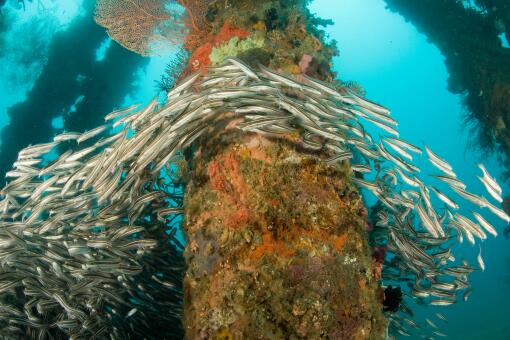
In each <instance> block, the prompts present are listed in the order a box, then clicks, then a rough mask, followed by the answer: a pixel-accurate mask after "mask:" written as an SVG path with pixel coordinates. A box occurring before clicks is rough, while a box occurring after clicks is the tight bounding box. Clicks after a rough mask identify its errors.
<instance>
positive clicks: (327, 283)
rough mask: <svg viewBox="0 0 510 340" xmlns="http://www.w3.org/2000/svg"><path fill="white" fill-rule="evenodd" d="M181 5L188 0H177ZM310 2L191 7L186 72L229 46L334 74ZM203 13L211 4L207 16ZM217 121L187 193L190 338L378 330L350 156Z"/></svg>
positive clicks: (254, 58) (275, 64) (240, 53)
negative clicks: (335, 159) (331, 159)
mask: <svg viewBox="0 0 510 340" xmlns="http://www.w3.org/2000/svg"><path fill="white" fill-rule="evenodd" d="M182 3H183V4H184V5H187V4H191V3H192V2H187V1H182ZM306 5H307V1H295V2H293V4H288V2H287V1H258V2H255V1H235V2H234V1H228V2H227V3H226V5H223V2H221V4H219V3H217V2H215V3H213V4H211V5H209V6H191V5H189V6H187V10H188V14H189V15H190V16H191V17H192V19H193V20H192V22H193V23H194V26H200V23H201V27H199V28H201V30H196V28H197V27H195V29H194V30H192V32H191V34H190V35H189V36H188V38H187V41H186V47H187V48H188V50H189V52H190V59H189V64H188V68H187V70H186V72H185V73H186V74H189V73H191V72H195V71H203V72H206V70H207V67H209V66H218V65H220V64H221V63H222V62H223V60H224V59H225V58H227V57H230V56H235V57H237V58H239V59H241V60H242V61H243V62H245V63H247V64H248V65H250V66H252V67H255V68H257V67H258V65H259V64H263V65H265V66H268V67H270V68H272V69H276V70H279V71H280V72H283V73H287V74H289V75H291V74H292V75H294V76H297V77H298V78H299V77H300V76H302V75H303V74H307V75H310V76H313V77H315V78H319V79H322V80H323V81H326V82H330V83H331V84H332V85H333V86H335V87H337V88H338V89H341V87H342V84H339V83H336V82H334V80H333V79H334V74H333V73H332V71H331V68H330V67H331V58H332V56H334V55H335V54H336V53H337V51H336V48H335V45H334V43H326V42H325V40H324V33H323V32H322V31H321V30H320V29H319V27H318V26H320V25H325V24H328V21H325V20H321V19H319V18H316V17H315V16H314V15H312V14H311V13H310V12H309V11H308V9H307V7H306ZM197 13H202V14H203V13H206V16H205V17H201V16H200V15H199V14H197ZM233 127H234V126H233V124H232V123H230V125H229V126H221V124H220V126H219V127H214V128H213V127H211V131H209V132H208V133H207V137H205V138H201V139H200V140H199V141H198V142H197V143H195V145H194V150H195V151H194V156H193V157H192V159H190V169H189V177H188V178H187V183H188V184H187V189H186V193H185V202H184V207H185V213H184V231H185V234H186V238H187V246H186V250H185V258H186V261H187V271H186V274H185V279H184V295H185V301H184V328H185V331H186V338H187V339H299V338H301V339H318V338H329V339H371V338H374V339H376V338H381V337H383V334H385V327H386V321H385V319H384V317H383V315H382V305H381V298H380V289H379V288H378V279H379V272H380V267H379V265H378V264H377V263H376V262H375V261H374V260H373V258H372V256H371V250H370V248H369V246H368V242H367V239H368V237H367V227H366V226H367V212H366V209H365V207H364V205H363V201H362V199H361V197H360V195H359V193H358V190H357V189H356V187H355V186H354V185H353V184H352V183H351V182H350V179H349V178H350V176H351V175H352V173H351V172H350V169H349V168H348V166H344V167H341V166H339V165H334V166H330V165H326V164H325V163H324V162H323V159H322V160H321V158H320V156H327V155H324V154H323V153H322V151H319V152H315V153H310V152H309V151H308V152H307V151H306V150H305V149H303V148H302V147H300V140H299V139H300V137H299V136H297V135H288V136H286V137H285V138H275V139H268V138H266V137H263V136H261V135H258V134H244V133H239V132H237V130H235V129H233Z"/></svg>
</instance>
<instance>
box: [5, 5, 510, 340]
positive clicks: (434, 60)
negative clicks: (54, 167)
mask: <svg viewBox="0 0 510 340" xmlns="http://www.w3.org/2000/svg"><path fill="white" fill-rule="evenodd" d="M62 3H65V6H64V5H62V4H58V3H57V4H55V3H53V4H54V6H57V7H56V9H55V11H54V12H52V13H54V16H52V17H51V18H45V17H44V13H43V14H41V13H40V12H36V11H34V10H33V7H32V8H31V7H30V6H29V7H28V8H27V12H21V11H20V12H17V13H16V16H17V17H16V18H14V19H13V21H12V22H13V23H14V25H13V26H12V27H11V28H10V29H9V30H8V32H9V33H8V34H6V35H5V36H6V37H8V39H7V40H6V44H5V45H3V46H0V48H2V49H3V50H0V52H2V53H1V54H0V65H2V70H0V91H1V94H0V127H3V126H5V125H6V124H7V123H8V121H9V118H8V116H7V110H8V108H9V107H11V106H12V105H15V104H16V103H19V102H21V101H23V100H24V99H25V97H26V93H27V91H29V90H30V89H31V88H32V87H33V86H34V84H35V83H36V81H37V79H38V77H39V75H40V74H41V72H42V69H43V65H44V62H45V54H46V53H49V51H50V46H49V45H48V44H46V43H45V41H48V40H49V39H50V38H51V37H52V36H53V35H54V34H56V33H57V32H64V31H65V29H66V27H67V26H66V25H67V24H68V23H69V21H70V20H72V18H73V17H75V16H76V15H80V14H79V6H80V5H81V1H78V0H73V1H71V0H69V1H65V2H62ZM311 9H312V11H314V12H316V13H317V14H318V15H319V16H320V17H323V18H331V19H333V21H334V22H335V24H334V25H333V26H329V27H327V29H326V30H327V32H328V33H329V35H330V37H331V38H332V39H336V40H337V41H338V47H339V49H340V56H339V57H336V58H335V60H334V69H335V71H336V72H337V73H338V76H339V77H340V78H341V79H342V80H353V81H356V82H358V83H359V84H360V85H361V86H362V87H363V88H364V89H365V90H366V95H367V97H368V98H370V99H371V100H373V101H376V102H378V103H381V104H383V105H385V106H387V107H389V108H390V109H391V110H392V113H393V115H394V117H395V118H396V119H397V120H398V121H399V130H400V131H401V137H403V138H404V139H406V140H408V141H410V142H412V143H414V144H418V145H421V144H422V143H423V142H426V143H427V145H429V146H430V147H431V148H432V149H433V150H435V151H436V152H437V153H438V154H439V155H441V156H442V157H444V158H446V159H447V160H448V161H449V162H450V164H451V165H452V166H453V167H454V169H455V171H456V172H457V174H458V175H459V177H460V178H461V179H462V180H463V181H464V182H465V183H466V184H467V185H468V187H469V188H470V189H472V191H474V192H482V191H483V187H482V185H481V183H480V182H478V181H477V180H476V175H479V171H478V169H477V167H476V164H477V163H478V162H483V163H484V164H485V165H486V166H487V168H489V169H490V170H491V173H492V174H493V175H495V176H496V177H497V178H498V179H500V178H499V177H500V174H501V173H502V169H501V168H500V167H499V166H498V163H497V161H496V160H495V158H494V156H493V155H487V154H483V153H481V152H479V151H476V150H474V149H470V148H468V145H469V144H470V143H472V142H473V138H474V136H472V135H470V133H469V129H468V128H467V127H466V126H465V125H463V117H464V115H465V113H466V109H465V107H463V105H462V104H461V98H460V97H459V96H457V95H453V94H451V93H450V92H448V91H447V89H446V86H447V77H448V73H447V70H446V67H445V65H444V58H443V56H442V55H441V53H440V52H439V50H438V49H437V48H436V47H435V46H434V45H433V44H431V43H429V42H427V38H426V36H424V35H423V34H421V33H419V32H417V30H416V29H415V28H414V26H413V25H412V24H411V23H407V22H405V20H404V19H403V18H402V17H401V16H399V15H398V14H395V13H391V12H390V11H388V10H386V9H385V5H384V1H383V0H315V1H314V2H313V3H312V4H311ZM34 17H36V18H37V20H43V19H44V20H45V21H44V24H43V25H42V26H41V27H40V29H41V30H42V31H41V32H42V33H43V34H41V35H40V36H39V38H38V43H39V44H40V45H38V46H40V48H41V49H42V51H40V52H42V53H40V54H37V55H35V56H34V59H33V60H31V62H29V63H26V62H24V61H25V60H26V58H27V56H30V54H27V53H28V52H27V51H24V50H22V49H20V48H18V49H16V47H17V46H18V45H16V44H19V40H17V39H16V35H17V34H20V30H22V29H23V28H24V27H25V28H26V27H28V26H22V25H23V23H27V22H29V21H30V20H31V18H34ZM94 46H95V50H94V51H93V53H91V58H93V59H94V62H95V63H97V64H92V66H90V67H91V69H95V67H96V66H97V67H100V65H101V63H104V62H107V61H108V60H109V58H113V56H114V54H113V52H114V50H113V49H114V48H115V47H112V46H115V45H114V44H111V43H109V41H108V40H107V39H106V36H105V35H103V36H101V35H100V34H98V36H97V44H96V45H94ZM45 51H46V53H45ZM22 57H23V58H22ZM169 57H171V55H163V56H158V57H153V58H150V59H140V60H138V59H137V60H134V61H133V63H132V64H131V66H130V67H131V68H130V69H129V71H130V72H132V75H131V77H129V78H126V79H127V80H126V81H127V82H129V84H128V85H129V90H128V89H126V90H125V91H124V92H122V93H117V94H116V98H115V100H114V101H112V102H111V103H110V104H109V105H110V107H108V108H106V109H105V112H108V111H109V110H111V109H114V108H115V107H120V106H124V105H129V104H131V103H134V102H142V103H146V102H147V101H149V100H150V99H151V98H152V97H153V96H155V95H156V94H157V92H156V90H155V86H154V82H155V81H156V80H158V79H159V77H160V75H161V74H162V73H163V71H164V68H165V65H166V62H167V60H168V58H169ZM37 58H39V59H37ZM13 70H18V71H17V72H13ZM17 74H18V77H15V76H16V75H17ZM19 74H23V77H21V78H20V77H19ZM82 76H83V78H79V79H77V81H86V79H87V78H86V77H87V75H86V74H84V75H82ZM105 86H106V85H105ZM47 95H48V96H49V97H48V98H51V97H50V95H51V96H55V97H58V96H59V95H60V93H48V94H47ZM80 96H82V94H81V93H79V91H78V92H77V93H76V95H75V96H74V97H72V98H70V102H69V103H66V104H65V105H63V106H62V107H58V109H59V110H60V111H59V112H54V114H53V116H54V118H53V119H52V121H51V124H52V129H54V132H52V135H53V134H54V133H57V132H58V131H59V130H60V129H62V119H63V118H62V117H65V116H66V115H67V114H70V113H73V112H76V111H77V110H79V109H80V103H81V102H82V100H83V98H81V97H80ZM80 98H81V99H80ZM48 100H49V99H48ZM63 108H64V109H65V110H67V112H62V109H63ZM105 112H99V114H104V113H105ZM84 114H87V112H85V113H84ZM27 128H28V129H38V128H39V126H29V127H27ZM29 133H30V131H29ZM418 165H420V166H421V167H423V168H424V169H426V170H427V169H428V170H431V168H430V166H429V165H428V164H425V163H419V162H418ZM429 172H431V171H429ZM500 182H501V181H500ZM507 189H508V187H507V186H504V190H507ZM490 222H492V223H494V225H497V226H498V227H499V228H498V231H499V232H500V236H499V237H498V238H491V237H489V238H488V239H487V240H486V241H485V242H484V243H483V249H484V250H483V253H484V260H485V263H486V270H485V272H483V273H482V272H475V273H473V274H472V275H471V279H472V285H473V294H472V295H471V297H470V299H469V300H468V302H459V303H457V304H456V305H453V306H449V307H431V306H430V307H423V306H415V305H412V304H410V305H411V306H412V308H413V310H414V312H415V314H416V317H415V320H416V321H417V322H419V323H421V324H424V320H425V317H428V316H431V315H433V313H435V312H436V311H439V312H441V313H443V314H444V315H445V316H446V317H447V319H448V323H447V324H441V325H442V326H441V331H442V332H444V333H445V334H447V335H448V337H449V338H451V339H510V322H508V314H507V313H506V311H508V310H509V303H510V284H509V282H508V280H509V277H510V265H509V261H510V254H509V253H508V247H509V242H510V241H509V240H506V239H505V238H504V237H503V236H502V235H501V234H502V230H503V225H502V224H501V223H500V222H499V221H498V220H497V219H496V218H493V219H490ZM460 250H461V252H463V253H465V256H466V259H468V261H469V262H470V263H475V256H476V254H477V248H476V247H471V246H470V245H468V244H465V245H462V246H460ZM438 323H439V322H438ZM414 337H417V335H413V338H414Z"/></svg>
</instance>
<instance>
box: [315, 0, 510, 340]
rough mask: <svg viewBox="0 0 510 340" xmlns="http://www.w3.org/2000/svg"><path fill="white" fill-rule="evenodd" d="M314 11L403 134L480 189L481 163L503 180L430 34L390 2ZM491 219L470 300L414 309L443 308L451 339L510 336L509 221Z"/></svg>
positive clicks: (319, 2)
mask: <svg viewBox="0 0 510 340" xmlns="http://www.w3.org/2000/svg"><path fill="white" fill-rule="evenodd" d="M311 9H312V10H313V11H314V12H316V13H317V14H318V15H319V16H321V17H325V18H331V19H333V21H334V22H335V24H334V25H333V26H330V27H328V28H327V29H326V30H327V32H328V33H329V34H330V37H331V38H332V39H336V40H337V41H338V47H339V49H340V56H338V57H336V58H335V60H334V69H335V71H336V72H337V73H338V75H339V77H340V78H341V79H343V80H354V81H356V82H358V83H359V84H361V85H362V87H363V88H364V89H365V90H366V92H367V97H368V98H370V99H372V100H374V101H376V102H379V103H383V104H384V105H386V106H387V107H389V108H390V109H391V110H392V114H393V115H394V116H395V118H396V119H397V120H398V121H399V131H401V137H402V138H404V139H406V140H408V141H410V142H412V143H415V144H418V145H420V144H421V143H422V142H426V143H427V145H429V146H430V147H431V148H432V149H433V150H436V152H437V153H438V154H440V155H441V156H443V157H444V158H446V159H448V160H449V162H450V164H451V165H452V166H453V168H454V170H455V171H456V172H457V174H458V175H459V178H461V179H463V180H464V181H465V183H466V184H467V186H468V187H469V188H473V190H475V192H482V191H481V190H482V187H481V183H480V182H479V181H478V180H477V179H476V175H478V169H477V167H476V164H477V163H478V162H481V161H482V162H483V163H484V164H486V165H487V167H488V168H490V169H491V171H492V172H494V175H495V176H497V177H498V180H500V182H502V181H501V178H500V175H501V173H502V169H501V168H500V167H499V166H498V163H497V162H496V160H495V157H494V156H491V155H486V154H483V153H481V152H479V151H476V150H473V149H472V148H468V145H469V144H470V143H472V141H473V138H474V136H472V135H470V134H469V129H468V128H467V127H466V126H464V125H463V117H464V114H465V110H466V109H465V108H464V107H463V105H462V103H461V98H460V96H458V95H453V94H451V93H450V92H448V91H447V89H446V86H447V78H448V73H447V71H446V67H445V65H444V57H443V56H442V55H441V53H440V51H439V50H438V49H437V48H436V47H435V46H434V45H433V44H430V43H429V42H427V37H426V36H425V35H423V34H421V33H419V32H417V30H416V29H415V27H414V26H413V25H412V24H411V23H408V22H406V21H405V20H404V18H403V17H401V16H400V15H398V14H395V13H392V12H390V11H388V10H387V9H386V8H385V4H384V1H382V0H340V1H336V0H315V1H314V2H313V3H312V5H311ZM422 167H423V168H426V166H425V165H423V166H422ZM503 190H504V191H505V190H508V187H507V186H504V187H503ZM491 222H494V223H495V225H496V226H499V228H498V232H500V235H499V236H498V237H497V238H492V237H489V238H488V239H487V240H485V242H484V243H483V249H484V260H485V264H486V270H485V272H483V273H482V272H475V273H473V274H472V276H471V278H472V285H473V294H472V295H471V297H470V299H469V300H468V302H459V303H457V304H456V305H453V306H448V307H435V308H434V307H433V306H429V307H422V306H417V307H416V308H413V310H414V311H415V313H416V315H417V316H416V320H417V321H419V320H420V317H423V319H422V323H423V321H424V317H427V316H431V315H433V313H435V312H436V311H439V312H441V313H443V314H444V315H445V316H446V317H447V318H448V324H445V325H442V330H443V331H444V333H446V334H447V335H448V337H449V338H451V339H473V340H475V339H510V322H509V321H508V314H507V313H508V311H509V307H510V284H509V282H508V277H509V275H510V268H509V265H508V261H509V259H510V253H509V242H510V241H509V240H507V239H505V238H504V237H503V236H502V235H501V234H502V230H503V225H502V223H501V222H500V221H498V220H497V219H492V220H491ZM463 247H465V248H468V249H467V250H466V254H470V257H468V256H466V258H467V259H468V260H469V262H470V263H474V261H475V256H476V254H477V248H475V247H471V246H470V245H464V246H463ZM402 338H405V337H402Z"/></svg>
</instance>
